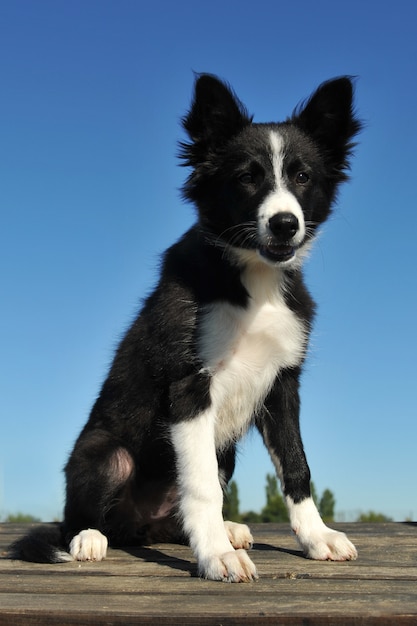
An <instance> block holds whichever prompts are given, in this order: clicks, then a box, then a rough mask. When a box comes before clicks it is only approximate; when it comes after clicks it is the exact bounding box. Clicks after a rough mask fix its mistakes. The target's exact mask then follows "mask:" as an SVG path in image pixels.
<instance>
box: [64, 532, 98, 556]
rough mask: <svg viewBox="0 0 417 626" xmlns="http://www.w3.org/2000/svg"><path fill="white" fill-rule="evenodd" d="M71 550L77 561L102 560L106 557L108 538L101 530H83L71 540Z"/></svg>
mask: <svg viewBox="0 0 417 626" xmlns="http://www.w3.org/2000/svg"><path fill="white" fill-rule="evenodd" d="M69 551H70V554H71V556H72V558H73V559H74V560H75V561H102V560H103V559H105V558H106V553H107V538H106V537H105V536H104V535H102V534H101V532H100V531H99V530H93V529H91V528H89V529H88V530H82V531H81V532H80V533H79V534H78V535H75V537H74V538H73V540H72V541H71V543H70V546H69Z"/></svg>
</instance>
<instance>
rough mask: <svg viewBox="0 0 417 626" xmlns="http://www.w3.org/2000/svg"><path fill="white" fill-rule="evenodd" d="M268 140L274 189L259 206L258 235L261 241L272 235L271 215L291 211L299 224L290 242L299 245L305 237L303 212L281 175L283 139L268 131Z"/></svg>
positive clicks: (277, 134) (274, 132)
mask: <svg viewBox="0 0 417 626" xmlns="http://www.w3.org/2000/svg"><path fill="white" fill-rule="evenodd" d="M269 140H270V143H271V153H272V166H273V169H274V178H275V185H274V189H273V190H272V191H271V193H270V194H269V195H268V196H267V197H266V198H265V200H264V202H263V203H262V204H261V206H260V207H259V211H258V230H259V235H260V238H261V239H262V240H263V241H266V240H267V239H268V238H269V237H271V235H272V233H271V231H270V229H269V220H270V219H271V217H273V216H274V215H276V214H277V213H292V214H293V215H295V217H296V218H297V219H298V224H299V229H298V231H297V233H296V234H295V235H294V238H293V240H292V243H293V245H294V246H299V245H300V244H301V243H302V241H303V240H304V237H305V222H304V214H303V211H302V209H301V207H300V205H299V203H298V201H297V199H296V198H295V196H294V195H293V194H292V193H291V192H290V191H289V190H288V189H287V187H286V182H285V179H284V176H283V168H284V140H283V138H282V136H281V135H280V134H279V133H278V132H276V131H271V132H270V135H269Z"/></svg>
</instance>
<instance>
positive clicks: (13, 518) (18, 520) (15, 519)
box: [3, 513, 41, 524]
mask: <svg viewBox="0 0 417 626" xmlns="http://www.w3.org/2000/svg"><path fill="white" fill-rule="evenodd" d="M3 521H4V522H9V523H13V524H28V523H30V522H40V521H41V520H40V518H39V517H34V516H33V515H29V514H28V513H15V514H14V515H13V514H11V515H8V516H7V517H6V518H5V519H4V520H3Z"/></svg>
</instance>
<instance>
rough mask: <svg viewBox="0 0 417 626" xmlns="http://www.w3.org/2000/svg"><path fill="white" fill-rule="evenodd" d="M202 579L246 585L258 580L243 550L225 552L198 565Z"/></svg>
mask: <svg viewBox="0 0 417 626" xmlns="http://www.w3.org/2000/svg"><path fill="white" fill-rule="evenodd" d="M199 572H200V576H202V578H208V579H209V580H222V581H224V582H229V583H246V582H250V581H252V580H256V579H257V578H258V574H257V572H256V567H255V565H254V564H253V563H252V561H251V560H250V558H249V557H248V555H247V554H246V552H245V550H235V551H232V552H225V553H224V554H221V555H219V556H212V557H210V558H208V559H205V560H204V562H203V563H200V565H199Z"/></svg>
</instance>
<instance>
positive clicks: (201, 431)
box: [171, 407, 257, 582]
mask: <svg viewBox="0 0 417 626" xmlns="http://www.w3.org/2000/svg"><path fill="white" fill-rule="evenodd" d="M214 426H215V415H214V411H213V409H212V408H211V407H209V408H207V409H205V410H204V411H203V412H202V413H200V414H199V415H198V416H196V417H194V418H192V419H189V420H186V421H181V422H179V423H176V424H174V425H173V426H171V436H172V443H173V447H174V450H175V455H176V464H177V475H178V487H179V493H180V504H179V508H180V515H181V517H182V523H183V528H184V531H185V532H186V534H187V536H188V538H189V541H190V546H191V548H192V550H193V551H194V554H195V556H196V558H197V562H198V570H199V574H200V575H201V576H202V577H204V578H209V579H211V580H224V581H229V582H244V581H249V580H253V579H255V578H257V574H256V568H255V566H254V564H253V563H252V561H251V560H250V558H249V557H248V555H247V553H246V551H245V550H242V549H239V550H234V548H233V546H232V544H231V543H230V541H229V539H228V536H227V533H226V530H225V526H224V523H223V516H222V504H223V493H222V489H221V486H220V483H219V478H218V465H217V457H216V448H215V437H214Z"/></svg>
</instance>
